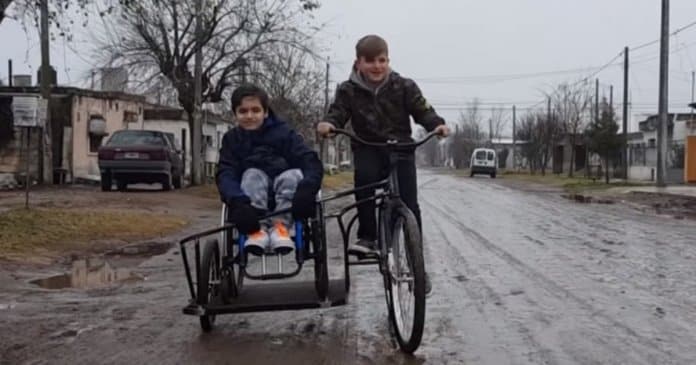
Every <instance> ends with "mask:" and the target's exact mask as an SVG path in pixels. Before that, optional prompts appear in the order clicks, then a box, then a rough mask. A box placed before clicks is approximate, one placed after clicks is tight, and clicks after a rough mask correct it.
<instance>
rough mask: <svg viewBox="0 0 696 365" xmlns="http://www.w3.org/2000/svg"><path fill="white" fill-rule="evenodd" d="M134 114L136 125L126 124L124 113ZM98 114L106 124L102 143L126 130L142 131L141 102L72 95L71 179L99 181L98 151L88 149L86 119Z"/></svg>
mask: <svg viewBox="0 0 696 365" xmlns="http://www.w3.org/2000/svg"><path fill="white" fill-rule="evenodd" d="M125 111H129V112H132V113H135V114H136V115H137V119H136V123H134V124H133V123H131V125H128V124H129V123H127V121H126V120H125V119H124V112H125ZM96 115H99V116H101V117H102V118H104V121H105V122H106V132H107V133H108V135H107V136H105V137H104V138H103V139H102V144H103V143H104V142H105V141H106V139H107V138H108V137H109V136H110V135H111V134H113V133H114V132H116V131H118V130H121V129H126V128H128V127H129V128H138V127H140V128H142V120H143V115H142V103H141V102H137V101H126V100H114V99H100V98H94V97H89V96H75V97H74V98H73V104H72V121H73V140H72V161H73V163H72V174H71V175H72V177H73V179H87V180H100V176H99V164H98V156H97V152H90V150H89V120H90V117H91V116H96Z"/></svg>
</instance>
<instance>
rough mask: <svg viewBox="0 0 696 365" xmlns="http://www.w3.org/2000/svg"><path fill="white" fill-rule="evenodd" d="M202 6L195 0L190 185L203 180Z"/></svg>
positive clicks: (201, 3)
mask: <svg viewBox="0 0 696 365" xmlns="http://www.w3.org/2000/svg"><path fill="white" fill-rule="evenodd" d="M202 8H203V0H196V55H195V59H194V62H195V63H194V69H193V79H194V84H193V131H191V139H192V140H191V154H192V155H191V183H192V184H191V185H200V184H201V183H202V182H203V174H202V171H201V170H202V165H203V164H202V162H203V161H202V160H203V159H202V158H201V152H202V144H203V143H202V142H203V141H201V139H202V135H203V130H202V129H203V128H202V125H201V104H202V100H201V99H202V95H201V93H202V92H203V90H202V89H203V85H202V80H201V74H202V72H203V70H202V67H203V66H202V63H203V52H202V44H201V30H202V28H201V27H202V24H201V22H202V19H201V12H202Z"/></svg>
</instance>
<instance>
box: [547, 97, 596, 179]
mask: <svg viewBox="0 0 696 365" xmlns="http://www.w3.org/2000/svg"><path fill="white" fill-rule="evenodd" d="M547 96H548V97H549V98H551V103H552V108H553V113H554V115H555V116H556V117H557V118H558V121H559V122H560V124H561V125H562V126H563V129H562V131H563V134H564V138H567V140H568V144H569V145H570V168H569V170H568V177H572V176H573V172H574V170H575V145H576V144H577V142H578V141H580V140H581V139H582V133H583V132H584V130H585V126H586V124H587V117H588V111H589V107H590V105H591V100H592V98H591V93H590V92H589V89H588V88H587V87H586V86H585V85H584V84H581V83H575V84H570V83H564V84H561V85H558V86H557V87H556V88H555V89H554V90H553V91H551V93H549V95H547Z"/></svg>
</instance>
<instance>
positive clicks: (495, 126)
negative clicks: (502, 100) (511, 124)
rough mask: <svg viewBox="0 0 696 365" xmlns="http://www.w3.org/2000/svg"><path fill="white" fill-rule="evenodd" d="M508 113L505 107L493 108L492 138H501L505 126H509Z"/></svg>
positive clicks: (491, 121)
mask: <svg viewBox="0 0 696 365" xmlns="http://www.w3.org/2000/svg"><path fill="white" fill-rule="evenodd" d="M506 117H507V113H506V111H505V108H503V107H497V108H493V109H491V120H490V129H491V130H490V134H491V139H500V138H501V137H502V135H503V131H504V130H505V127H507V123H508V121H507V119H506Z"/></svg>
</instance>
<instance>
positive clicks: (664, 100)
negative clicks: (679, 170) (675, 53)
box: [657, 0, 669, 187]
mask: <svg viewBox="0 0 696 365" xmlns="http://www.w3.org/2000/svg"><path fill="white" fill-rule="evenodd" d="M668 98H669V0H662V31H661V36H660V100H659V107H658V109H659V123H658V128H657V186H658V187H664V186H666V185H667V181H666V175H667V174H666V170H667V117H668V113H669V111H668V109H667V108H668Z"/></svg>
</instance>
